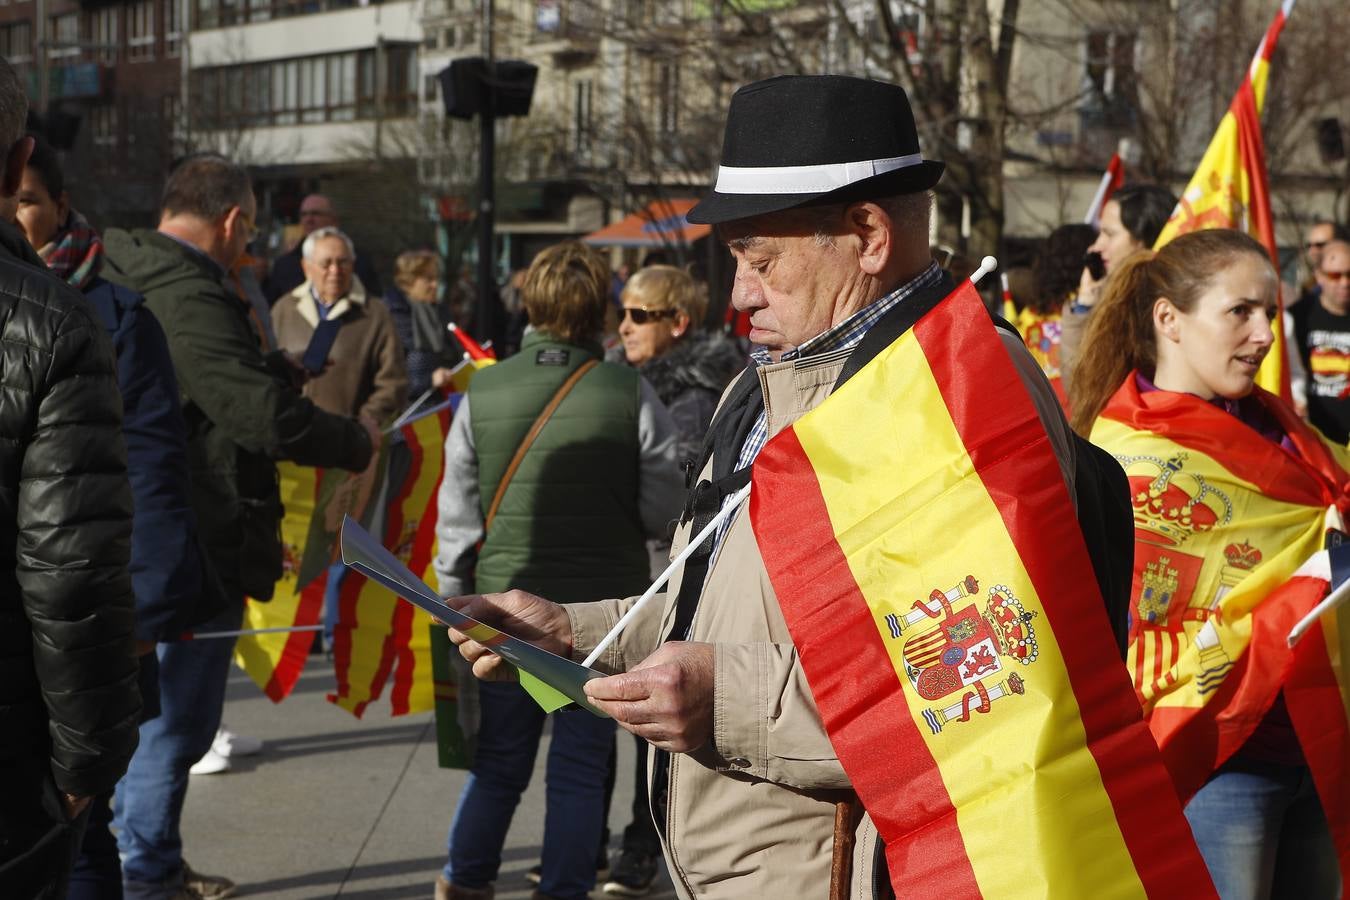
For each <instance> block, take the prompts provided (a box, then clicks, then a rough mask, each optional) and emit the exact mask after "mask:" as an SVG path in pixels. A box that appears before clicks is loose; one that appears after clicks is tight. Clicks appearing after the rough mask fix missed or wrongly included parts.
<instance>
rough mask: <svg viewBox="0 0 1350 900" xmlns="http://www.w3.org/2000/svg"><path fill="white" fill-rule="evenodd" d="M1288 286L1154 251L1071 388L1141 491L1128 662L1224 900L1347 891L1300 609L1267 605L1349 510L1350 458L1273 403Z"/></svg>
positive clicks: (1255, 264) (1182, 242)
mask: <svg viewBox="0 0 1350 900" xmlns="http://www.w3.org/2000/svg"><path fill="white" fill-rule="evenodd" d="M1278 286H1279V285H1278V280H1277V277H1276V274H1275V270H1274V268H1273V267H1272V265H1271V263H1270V258H1269V256H1268V255H1267V253H1266V251H1265V249H1264V248H1263V247H1262V246H1261V245H1260V244H1258V243H1257V242H1256V241H1254V240H1253V239H1252V238H1250V237H1248V236H1247V235H1245V234H1242V233H1240V232H1236V231H1225V230H1213V231H1201V232H1195V233H1192V234H1188V235H1184V236H1182V237H1179V238H1177V239H1176V240H1174V241H1172V242H1170V243H1169V244H1167V246H1165V247H1164V248H1162V249H1161V250H1159V251H1158V252H1157V253H1152V252H1150V251H1143V252H1140V253H1137V254H1135V255H1134V256H1131V257H1129V258H1128V259H1126V260H1124V261H1122V262H1120V263H1118V265H1117V267H1116V270H1115V271H1114V272H1113V273H1112V274H1111V277H1110V278H1109V280H1108V281H1107V284H1106V290H1105V292H1104V294H1103V297H1102V299H1101V301H1100V303H1099V304H1098V309H1097V312H1096V313H1095V315H1094V319H1093V322H1092V326H1091V329H1090V330H1089V332H1088V335H1087V340H1086V342H1085V343H1084V345H1083V354H1082V358H1081V362H1080V364H1079V367H1078V369H1077V371H1076V373H1075V377H1074V380H1073V382H1072V384H1071V385H1070V400H1071V401H1072V404H1073V417H1072V422H1073V426H1074V428H1075V429H1077V430H1078V431H1079V432H1080V433H1081V434H1088V433H1089V432H1090V435H1091V438H1092V440H1093V442H1094V443H1097V444H1099V445H1100V446H1102V447H1104V448H1106V449H1107V450H1108V451H1110V452H1111V453H1112V454H1114V455H1115V457H1116V459H1117V460H1118V461H1119V462H1120V464H1121V465H1122V467H1123V468H1124V469H1125V472H1126V475H1127V476H1128V478H1129V481H1130V489H1131V503H1132V504H1133V507H1134V519H1135V578H1134V585H1135V586H1134V591H1133V596H1132V598H1131V608H1130V617H1131V621H1130V646H1129V655H1128V665H1129V667H1130V671H1131V675H1132V677H1133V679H1134V685H1135V689H1136V691H1137V692H1138V694H1139V697H1140V700H1141V702H1142V703H1143V706H1144V711H1145V714H1146V716H1147V717H1148V718H1149V723H1150V727H1151V729H1152V730H1153V733H1154V736H1155V737H1156V738H1157V739H1158V741H1159V746H1160V747H1161V749H1162V751H1163V757H1164V760H1165V762H1166V763H1167V765H1168V768H1169V771H1170V772H1171V773H1172V776H1173V780H1174V781H1175V783H1176V785H1177V789H1178V792H1179V793H1180V794H1181V796H1182V798H1183V800H1188V801H1189V802H1188V804H1187V806H1186V816H1187V819H1188V820H1189V821H1190V823H1191V827H1192V830H1193V831H1194V833H1195V837H1196V842H1197V843H1198V844H1199V847H1200V851H1201V854H1202V855H1203V856H1204V858H1205V862H1206V864H1207V866H1208V867H1209V870H1210V874H1211V875H1212V876H1213V877H1214V880H1215V884H1216V886H1217V887H1218V889H1219V894H1220V896H1221V897H1223V898H1224V900H1243V898H1252V900H1256V898H1266V897H1272V896H1275V897H1286V896H1303V897H1319V898H1334V897H1336V896H1337V893H1338V884H1339V874H1338V871H1337V868H1338V866H1337V850H1336V849H1335V846H1334V845H1333V842H1332V838H1331V832H1330V829H1329V826H1328V823H1327V816H1326V815H1325V814H1324V812H1323V810H1324V809H1337V806H1338V804H1340V803H1341V802H1342V799H1340V798H1337V797H1335V796H1332V795H1329V794H1328V795H1326V796H1320V795H1319V791H1321V792H1322V793H1323V794H1326V792H1327V791H1328V790H1330V786H1331V784H1332V782H1334V781H1336V780H1337V779H1335V778H1332V779H1330V780H1327V779H1325V778H1324V777H1322V775H1321V774H1319V771H1325V770H1319V769H1318V768H1316V767H1313V766H1310V760H1312V759H1314V758H1316V759H1319V760H1324V759H1325V756H1324V755H1316V754H1311V753H1310V754H1309V755H1308V756H1306V757H1305V753H1304V747H1305V746H1308V747H1316V746H1317V744H1318V743H1321V742H1322V741H1323V740H1324V737H1325V734H1326V733H1328V732H1326V730H1325V727H1326V720H1325V719H1322V720H1320V721H1319V719H1318V716H1317V715H1316V714H1315V713H1316V709H1315V707H1314V706H1312V705H1310V701H1309V699H1308V695H1307V694H1305V693H1303V692H1302V688H1301V683H1299V681H1298V679H1296V678H1293V677H1292V676H1291V675H1290V674H1289V672H1290V671H1291V669H1290V668H1289V663H1290V660H1291V659H1293V656H1292V652H1291V651H1289V650H1288V648H1287V647H1286V646H1284V632H1285V631H1287V630H1288V624H1285V625H1284V626H1283V628H1282V629H1281V628H1280V626H1279V624H1278V622H1279V616H1280V615H1281V612H1280V611H1281V609H1283V607H1281V606H1280V604H1281V603H1283V602H1285V601H1284V600H1283V599H1282V598H1280V597H1275V598H1274V599H1271V600H1270V605H1268V606H1263V603H1265V601H1267V600H1268V599H1269V598H1271V597H1272V595H1273V594H1274V593H1275V592H1276V589H1277V588H1279V587H1280V586H1281V585H1282V584H1283V583H1284V582H1285V581H1287V580H1288V578H1289V577H1290V576H1291V575H1292V574H1293V573H1294V571H1295V570H1297V569H1298V568H1299V566H1300V565H1301V564H1302V563H1303V562H1304V561H1305V560H1307V559H1308V558H1309V557H1311V556H1312V555H1313V554H1314V553H1315V552H1316V551H1317V550H1319V549H1321V547H1322V544H1323V539H1324V533H1325V527H1326V526H1325V522H1326V520H1327V516H1328V508H1334V509H1335V510H1336V512H1337V513H1338V514H1344V513H1345V512H1346V511H1347V510H1350V475H1348V474H1347V472H1346V468H1345V466H1346V461H1347V456H1346V454H1345V453H1344V451H1343V449H1342V448H1335V447H1332V446H1330V445H1328V444H1326V443H1325V442H1324V441H1322V440H1321V438H1320V437H1319V436H1318V435H1317V433H1316V432H1314V431H1313V430H1312V429H1311V428H1309V427H1308V426H1307V425H1305V424H1304V423H1303V422H1302V421H1301V420H1300V419H1299V417H1298V416H1297V415H1296V414H1295V413H1294V411H1293V409H1292V408H1291V407H1289V406H1288V405H1287V404H1286V403H1284V402H1283V401H1281V400H1280V399H1279V398H1278V397H1276V396H1275V395H1273V394H1270V393H1268V392H1266V391H1264V390H1262V389H1260V388H1258V387H1256V383H1255V379H1256V372H1257V370H1258V369H1259V368H1260V366H1261V363H1262V361H1263V360H1264V359H1265V357H1266V355H1267V354H1268V353H1269V352H1270V351H1271V347H1272V343H1273V340H1274V338H1273V334H1272V331H1271V322H1272V319H1273V317H1274V316H1275V314H1276V296H1277V291H1278ZM1248 579H1250V580H1248ZM1267 623H1271V624H1267ZM1319 627H1320V626H1319ZM1328 627H1331V626H1328ZM1342 714H1343V710H1342ZM1310 738H1315V739H1316V741H1310V740H1309V739H1310ZM1318 754H1321V751H1320V750H1319V751H1318ZM1345 764H1346V760H1344V759H1340V760H1339V761H1338V762H1334V763H1333V768H1337V769H1339V767H1343V766H1344V765H1345ZM1319 765H1320V763H1319ZM1315 781H1316V784H1315V783H1314V782H1315ZM1338 843H1339V844H1340V846H1341V847H1342V848H1344V846H1345V842H1344V840H1341V841H1338ZM1343 855H1344V856H1345V857H1346V858H1345V859H1342V860H1341V865H1347V864H1350V853H1344V851H1343Z"/></svg>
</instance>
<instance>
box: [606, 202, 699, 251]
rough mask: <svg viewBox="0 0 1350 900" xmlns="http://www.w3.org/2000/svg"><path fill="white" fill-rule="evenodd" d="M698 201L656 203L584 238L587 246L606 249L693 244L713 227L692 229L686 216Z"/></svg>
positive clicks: (696, 226)
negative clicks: (597, 246)
mask: <svg viewBox="0 0 1350 900" xmlns="http://www.w3.org/2000/svg"><path fill="white" fill-rule="evenodd" d="M697 202H698V201H697V200H690V199H679V200H653V201H652V202H651V203H648V204H647V205H646V206H645V207H644V208H643V209H642V211H641V212H635V213H633V214H632V215H630V216H628V217H626V218H624V219H622V220H620V221H618V222H615V223H614V224H613V225H607V226H605V227H604V228H601V229H600V230H599V231H595V232H592V233H591V234H588V235H586V236H585V237H584V238H582V241H584V242H585V243H587V244H599V245H603V246H606V247H668V246H670V245H672V244H681V243H688V244H692V243H693V242H694V241H696V240H698V239H699V238H701V237H706V236H707V234H708V232H710V231H712V226H710V225H691V224H690V223H689V222H688V221H687V220H686V219H685V214H686V213H688V212H689V210H691V209H693V208H694V204H695V203H697Z"/></svg>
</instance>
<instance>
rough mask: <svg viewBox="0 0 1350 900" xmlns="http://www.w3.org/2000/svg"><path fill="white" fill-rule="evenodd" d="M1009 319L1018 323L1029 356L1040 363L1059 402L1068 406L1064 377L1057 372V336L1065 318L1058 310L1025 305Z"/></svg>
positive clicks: (1065, 406) (1059, 338) (1060, 331)
mask: <svg viewBox="0 0 1350 900" xmlns="http://www.w3.org/2000/svg"><path fill="white" fill-rule="evenodd" d="M1008 321H1009V322H1011V323H1013V324H1014V325H1016V326H1017V330H1018V332H1020V333H1021V335H1022V341H1023V342H1024V343H1025V344H1026V345H1027V350H1028V351H1030V353H1031V358H1032V359H1034V360H1036V362H1037V364H1038V365H1040V367H1041V371H1042V372H1044V373H1045V377H1046V380H1048V381H1049V382H1050V387H1051V388H1053V389H1054V391H1055V396H1056V397H1058V398H1059V405H1060V406H1061V407H1063V408H1064V409H1066V410H1067V409H1068V408H1069V395H1068V394H1067V392H1065V390H1064V377H1063V375H1062V374H1061V373H1060V368H1059V359H1060V349H1059V345H1060V340H1061V338H1062V336H1063V334H1064V321H1063V317H1062V316H1061V315H1060V312H1059V310H1055V311H1054V312H1052V313H1038V312H1036V311H1035V310H1034V309H1032V308H1031V307H1029V306H1028V307H1026V308H1025V309H1023V310H1022V311H1021V312H1019V313H1018V314H1017V317H1016V318H1014V319H1009V320H1008Z"/></svg>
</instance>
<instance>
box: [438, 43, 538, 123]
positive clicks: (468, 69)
mask: <svg viewBox="0 0 1350 900" xmlns="http://www.w3.org/2000/svg"><path fill="white" fill-rule="evenodd" d="M493 69H494V73H493V77H492V78H491V79H489V78H488V77H487V65H486V63H485V61H484V59H483V57H481V56H468V57H464V58H463V59H456V60H452V61H451V63H450V65H448V66H446V67H445V68H444V69H442V70H441V71H440V74H439V75H437V78H438V79H439V80H440V82H441V100H442V101H443V102H444V103H445V114H446V115H447V116H453V117H454V118H456V119H472V118H473V117H474V116H476V115H478V114H479V113H481V112H482V111H483V108H484V107H485V106H486V105H487V98H488V94H487V92H488V91H489V90H492V91H494V92H495V93H494V95H493V98H492V99H493V114H494V115H496V116H526V115H529V113H530V101H531V100H532V99H533V97H534V82H535V79H536V78H537V77H538V75H539V69H538V67H536V66H533V65H531V64H530V63H527V62H522V61H520V60H517V59H505V60H498V61H497V62H496V64H495V65H494V66H493Z"/></svg>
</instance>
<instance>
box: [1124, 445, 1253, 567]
mask: <svg viewBox="0 0 1350 900" xmlns="http://www.w3.org/2000/svg"><path fill="white" fill-rule="evenodd" d="M1186 458H1187V454H1185V453H1177V454H1174V455H1173V456H1171V457H1170V458H1168V459H1165V460H1164V459H1159V458H1158V457H1156V456H1134V457H1121V458H1120V463H1121V465H1122V466H1123V467H1124V468H1125V472H1126V474H1127V475H1128V476H1129V480H1130V503H1131V505H1132V506H1133V507H1134V524H1135V527H1136V528H1137V529H1138V530H1140V531H1144V532H1148V533H1149V534H1150V535H1152V537H1153V538H1154V539H1155V542H1157V543H1162V544H1165V545H1168V546H1176V545H1180V544H1184V543H1185V542H1186V541H1187V540H1188V539H1189V538H1190V537H1191V535H1193V534H1196V533H1200V532H1206V531H1210V530H1211V529H1213V528H1215V527H1216V526H1219V525H1225V524H1227V523H1228V521H1229V520H1230V519H1232V517H1233V503H1232V501H1231V500H1229V499H1228V495H1226V494H1225V493H1224V492H1223V491H1221V490H1219V489H1218V488H1216V487H1214V486H1213V485H1211V484H1210V483H1209V482H1207V481H1206V480H1205V479H1204V477H1203V476H1201V475H1196V474H1194V473H1192V472H1187V471H1185V469H1184V467H1185V463H1186Z"/></svg>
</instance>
